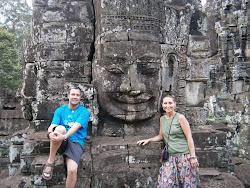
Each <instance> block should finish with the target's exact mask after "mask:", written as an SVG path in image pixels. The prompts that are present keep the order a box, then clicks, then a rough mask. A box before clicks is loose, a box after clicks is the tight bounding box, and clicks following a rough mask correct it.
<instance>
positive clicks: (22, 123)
mask: <svg viewBox="0 0 250 188" xmlns="http://www.w3.org/2000/svg"><path fill="white" fill-rule="evenodd" d="M0 125H1V126H0V130H1V131H6V132H7V133H9V134H11V133H14V132H17V131H20V130H23V129H26V128H27V127H29V121H27V120H24V119H0Z"/></svg>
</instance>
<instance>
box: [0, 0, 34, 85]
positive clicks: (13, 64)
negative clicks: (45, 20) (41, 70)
mask: <svg viewBox="0 0 250 188" xmlns="http://www.w3.org/2000/svg"><path fill="white" fill-rule="evenodd" d="M31 18H32V9H31V8H30V7H29V6H28V4H27V2H26V0H0V26H2V27H3V28H1V47H0V48H1V52H0V58H2V57H3V59H0V61H1V65H0V78H1V80H0V82H1V85H0V88H3V87H8V88H10V89H17V88H18V86H17V84H18V83H19V82H20V80H21V75H22V72H21V71H22V69H21V65H22V63H23V61H24V58H23V55H24V51H25V48H26V40H28V38H29V31H30V23H31ZM3 29H6V30H7V31H8V32H9V33H12V34H14V38H13V36H12V37H10V36H9V35H7V34H6V31H4V30H3ZM7 36H8V37H7ZM13 41H14V44H15V48H14V46H11V45H12V42H13ZM10 44H11V45H10ZM5 47H6V48H8V49H5V50H4V49H3V48H5ZM8 63H9V64H8ZM7 64H8V65H7ZM12 69H13V70H12ZM5 79H6V80H5ZM9 79H14V80H13V81H12V82H11V83H10V81H9ZM6 84H8V85H6Z"/></svg>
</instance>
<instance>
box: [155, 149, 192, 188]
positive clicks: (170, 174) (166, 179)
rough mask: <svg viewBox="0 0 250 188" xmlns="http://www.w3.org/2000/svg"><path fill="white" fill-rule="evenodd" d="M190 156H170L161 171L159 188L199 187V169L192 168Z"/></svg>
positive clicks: (163, 163)
mask: <svg viewBox="0 0 250 188" xmlns="http://www.w3.org/2000/svg"><path fill="white" fill-rule="evenodd" d="M190 160H191V157H190V154H189V153H187V154H182V155H177V156H169V159H168V160H167V161H166V162H162V166H161V168H160V170H159V175H158V185H157V188H172V187H174V188H194V187H197V177H196V176H197V168H192V167H191V162H190Z"/></svg>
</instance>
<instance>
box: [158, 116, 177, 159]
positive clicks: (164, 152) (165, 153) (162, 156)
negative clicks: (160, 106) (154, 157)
mask: <svg viewBox="0 0 250 188" xmlns="http://www.w3.org/2000/svg"><path fill="white" fill-rule="evenodd" d="M176 114H177V113H175V115H176ZM175 115H174V117H175ZM174 117H173V119H172V122H171V124H170V128H169V132H168V141H169V134H170V129H171V126H172V123H173V121H174ZM168 158H169V153H168V144H167V145H166V146H165V147H164V149H163V150H162V154H161V161H162V162H163V161H167V160H168Z"/></svg>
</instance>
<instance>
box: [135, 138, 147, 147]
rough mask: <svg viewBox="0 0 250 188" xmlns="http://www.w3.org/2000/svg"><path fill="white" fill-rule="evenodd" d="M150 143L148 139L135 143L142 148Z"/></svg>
mask: <svg viewBox="0 0 250 188" xmlns="http://www.w3.org/2000/svg"><path fill="white" fill-rule="evenodd" d="M149 142H150V139H145V140H139V141H138V142H137V144H138V145H143V146H145V145H146V144H147V143H149Z"/></svg>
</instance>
